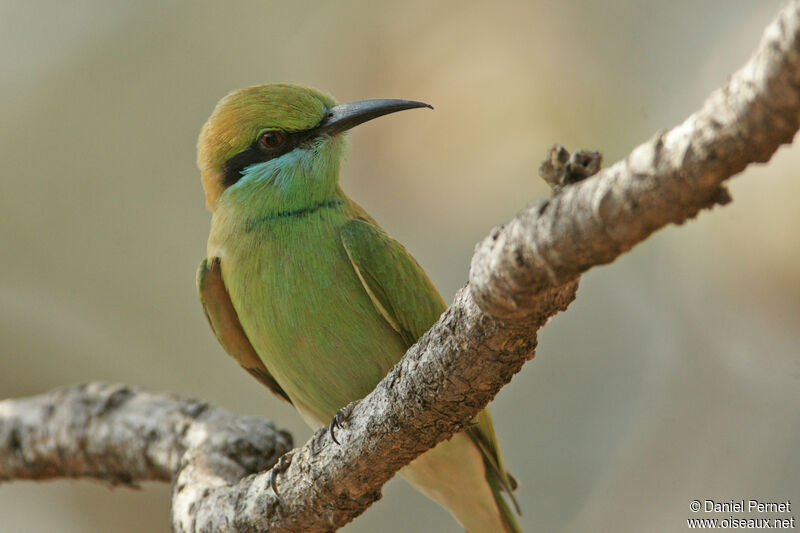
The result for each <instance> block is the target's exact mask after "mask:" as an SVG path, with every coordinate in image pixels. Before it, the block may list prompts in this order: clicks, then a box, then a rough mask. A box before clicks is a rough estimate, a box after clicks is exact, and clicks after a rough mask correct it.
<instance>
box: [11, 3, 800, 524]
mask: <svg viewBox="0 0 800 533" xmlns="http://www.w3.org/2000/svg"><path fill="white" fill-rule="evenodd" d="M799 120H800V1H797V0H795V1H792V2H790V3H789V4H788V5H787V6H786V8H784V9H783V11H782V12H781V13H780V14H779V16H778V18H777V19H776V20H775V21H774V22H773V23H772V24H771V25H770V26H769V27H768V28H767V30H766V32H765V35H764V38H763V39H762V42H761V44H760V46H759V48H758V50H757V51H756V53H755V54H754V55H753V57H752V58H751V59H750V60H749V61H748V63H747V64H746V65H745V66H744V67H743V68H742V69H741V70H739V71H738V72H737V73H736V74H735V75H734V76H733V77H732V78H731V79H730V81H729V82H728V84H727V85H726V86H725V87H724V88H722V89H720V90H718V91H716V92H714V93H713V94H712V95H711V96H710V97H709V98H708V100H707V101H706V102H705V104H704V106H703V108H702V109H701V110H700V111H698V112H697V113H695V114H693V115H692V116H690V117H689V118H688V119H687V120H686V121H684V122H683V123H682V124H680V125H679V126H677V127H675V128H673V129H671V130H669V131H665V132H662V133H660V134H659V135H657V136H656V137H654V138H653V139H651V140H650V141H648V142H646V143H644V144H642V145H641V146H639V147H637V148H636V149H635V150H634V151H633V152H632V153H631V154H630V155H629V156H628V157H627V158H626V159H625V160H624V161H620V162H618V163H616V164H614V165H613V166H612V167H610V168H608V169H606V170H604V171H601V172H600V173H598V174H597V175H595V176H593V177H591V178H589V179H587V180H585V181H581V182H579V183H577V184H575V185H569V186H565V187H563V188H562V189H561V190H560V191H559V192H558V193H557V194H555V195H554V196H553V197H552V198H550V199H547V200H541V201H536V202H533V203H532V204H530V205H529V206H528V207H526V208H525V209H524V210H523V211H522V212H521V213H520V214H519V215H517V216H516V217H515V218H514V219H513V220H512V221H510V222H509V223H508V224H507V225H506V226H504V227H499V228H496V229H494V230H493V231H492V232H491V234H490V235H489V236H488V237H487V238H486V239H484V240H483V242H481V243H480V244H479V245H478V246H477V248H476V252H475V255H474V257H473V259H472V263H471V270H470V283H469V285H468V286H467V287H465V288H464V289H461V290H460V291H459V292H458V293H457V295H456V297H455V300H454V302H453V304H452V305H451V307H450V308H449V309H448V310H447V311H446V312H445V313H444V314H443V315H442V317H441V318H440V320H439V321H438V322H437V323H436V324H435V325H434V326H433V328H431V330H430V331H429V332H427V333H426V334H425V335H424V336H423V337H422V338H421V339H420V340H419V342H418V343H417V344H415V345H414V346H413V347H412V348H410V349H409V350H408V352H407V353H406V355H405V356H404V357H403V359H402V360H401V361H400V362H399V363H398V364H397V365H396V366H395V367H394V368H393V369H392V370H391V371H390V372H389V374H388V375H387V376H386V378H385V379H383V380H382V381H381V382H380V383H379V384H378V386H377V387H376V389H375V390H374V391H373V392H372V393H370V394H369V395H368V396H367V397H365V398H364V399H363V400H360V401H358V402H354V403H353V404H351V405H350V406H348V408H347V409H346V413H347V419H346V421H345V423H344V427H343V429H342V430H340V431H339V432H338V433H337V437H338V439H339V441H340V442H341V443H342V444H341V446H340V445H337V444H335V443H334V442H333V441H332V440H331V438H330V436H329V435H328V433H327V432H326V431H322V430H320V431H318V432H317V433H316V434H315V435H314V436H313V437H312V438H311V439H310V440H309V441H308V442H307V443H306V444H305V445H304V446H303V447H301V448H299V449H297V450H294V451H293V452H290V453H291V455H290V456H289V457H290V459H291V461H290V462H289V461H286V462H287V463H288V465H284V466H285V468H283V469H281V471H280V472H279V473H277V475H276V479H277V485H278V489H279V494H280V496H278V495H277V494H276V493H275V492H274V491H273V490H272V489H271V488H270V474H269V472H262V473H259V474H256V475H249V476H248V475H247V474H248V473H249V472H253V471H257V470H259V469H261V468H266V467H267V466H268V465H270V464H272V462H274V458H275V455H276V453H280V451H281V450H284V449H286V447H287V446H288V445H289V440H288V436H286V435H285V434H283V433H280V432H275V430H274V429H272V427H271V426H269V425H268V424H266V423H262V422H257V421H255V420H253V419H243V418H239V417H235V416H233V415H230V414H228V413H224V412H222V411H218V410H212V409H211V408H209V407H207V406H205V404H197V403H193V402H190V401H187V400H181V399H178V398H175V397H170V396H156V395H152V394H146V393H141V392H133V391H131V390H130V389H127V388H119V387H117V388H114V387H111V388H107V389H104V388H103V387H108V386H98V385H90V386H87V387H83V388H77V389H64V390H61V391H56V392H54V393H51V394H50V395H45V396H42V397H37V398H32V399H27V400H12V401H7V402H4V403H3V404H0V446H2V449H0V479H11V478H21V477H25V478H35V479H43V478H45V477H54V476H90V477H95V478H100V479H109V480H112V481H115V482H122V483H133V482H136V481H139V480H143V479H167V478H168V477H169V475H170V473H174V479H175V483H174V492H173V527H174V529H175V530H176V531H245V530H246V531H306V532H318V531H333V530H335V529H337V528H338V527H340V526H342V525H344V524H346V523H347V522H349V521H350V520H352V519H353V518H354V517H355V516H358V515H359V514H360V513H361V512H363V511H364V510H365V509H366V508H367V507H368V506H369V505H370V504H371V503H373V502H374V501H375V500H377V499H378V498H379V497H380V489H381V487H382V486H383V484H384V483H385V482H386V481H387V480H388V479H389V478H390V477H392V476H393V475H394V473H395V472H397V470H399V469H400V468H401V467H402V466H404V465H406V464H408V463H409V462H410V461H411V460H412V459H414V458H415V457H417V456H418V455H419V454H421V453H423V452H425V451H426V450H428V449H430V448H431V447H433V446H434V445H435V444H437V443H438V442H440V441H441V440H443V439H446V438H449V437H450V436H451V435H452V434H453V433H455V432H457V431H459V430H461V429H464V428H465V427H466V424H467V422H465V421H469V420H471V419H472V417H474V416H475V415H476V414H477V413H478V412H479V411H480V410H481V409H483V408H484V407H485V406H486V404H487V403H488V402H489V401H490V400H491V399H492V398H493V397H494V396H495V394H497V392H498V391H499V390H500V388H501V387H502V386H503V385H505V384H506V383H507V382H508V381H509V380H510V379H511V377H512V376H513V375H514V374H515V373H516V372H518V371H519V370H520V368H521V367H522V365H523V364H524V363H525V361H527V360H529V359H531V358H532V357H533V356H534V350H535V347H536V332H537V331H538V329H539V328H540V327H541V326H542V325H543V324H544V323H545V322H546V321H547V320H548V319H549V318H550V317H551V316H552V315H554V314H555V313H557V312H558V311H561V310H563V309H565V308H566V307H567V305H569V303H570V302H571V301H572V300H573V299H574V297H575V292H576V290H577V286H578V277H579V275H580V274H581V273H582V272H584V271H586V270H587V269H589V268H590V267H592V266H594V265H600V264H605V263H609V262H611V261H613V260H614V259H615V258H616V257H618V256H619V255H620V254H622V253H624V252H625V251H627V250H629V249H631V248H632V247H633V246H634V245H635V244H637V243H639V242H641V241H642V240H644V239H645V238H647V236H648V235H650V234H651V233H652V232H653V231H655V230H657V229H659V228H661V227H663V226H665V225H667V224H669V223H678V224H680V223H682V222H684V221H685V220H687V219H689V218H692V217H694V216H695V215H696V214H697V213H698V212H699V211H700V210H701V209H703V208H708V207H711V206H713V205H715V204H724V203H727V202H728V201H730V198H729V196H728V193H727V191H726V190H725V188H724V186H723V182H724V181H725V180H727V179H728V178H730V177H731V176H733V175H735V174H736V173H738V172H740V171H741V170H743V169H744V168H745V167H746V166H747V165H748V164H750V163H753V162H763V161H767V160H768V159H769V158H770V157H771V155H772V154H773V153H774V152H775V151H776V150H777V148H778V147H779V146H780V145H781V144H784V143H787V142H790V141H791V139H792V137H793V136H794V134H795V132H796V131H797V129H798V124H799V122H798V121H799ZM120 391H122V392H120ZM109 392H111V394H109ZM87 395H88V398H89V399H87ZM91 398H94V399H93V400H92V399H91ZM103 398H105V400H104V399H103ZM120 400H122V401H121V403H120ZM82 402H83V403H86V404H88V405H89V406H90V407H87V408H81V406H82ZM104 402H107V403H109V404H110V407H108V406H106V404H105V403H104ZM200 405H202V406H203V408H202V409H201V408H200V407H198V406H200ZM91 406H94V407H91ZM134 408H135V409H136V412H130V413H128V415H124V413H126V412H128V411H127V410H128V409H134ZM60 410H63V415H64V416H63V420H61V419H60V418H59V417H57V416H55V415H54V414H53V413H61V412H62V411H60ZM212 421H213V423H212ZM259 424H261V426H259ZM240 425H241V426H242V427H241V428H240ZM259 427H260V431H261V433H258V430H257V428H259ZM240 429H242V430H243V431H239V430H240ZM251 431H252V432H254V433H253V434H254V435H256V436H255V437H251V436H249V435H250V432H251ZM233 435H236V437H235V438H234V437H233ZM258 435H260V436H258ZM253 438H254V439H255V442H257V443H258V444H255V443H254V442H253V441H252V440H250V439H253ZM231 439H232V440H231ZM212 443H216V444H220V445H221V446H216V444H213V445H212ZM237 443H239V444H237ZM241 443H247V445H246V446H244V447H245V448H247V449H250V448H249V447H250V446H252V450H265V451H264V456H265V457H266V458H265V459H264V458H262V459H264V460H263V461H261V462H256V461H255V456H258V455H259V454H258V453H256V454H254V455H250V456H248V457H250V459H247V460H242V457H243V455H242V454H241V453H242V450H241V449H238V448H241V447H242V445H241ZM259 446H260V448H259ZM237 447H238V448H237ZM211 450H214V451H211ZM252 450H251V451H252ZM266 450H269V452H267V451H266ZM245 463H246V466H243V465H244V464H245Z"/></svg>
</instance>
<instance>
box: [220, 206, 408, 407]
mask: <svg viewBox="0 0 800 533" xmlns="http://www.w3.org/2000/svg"><path fill="white" fill-rule="evenodd" d="M347 220H348V219H347V217H346V215H345V214H344V213H343V212H342V211H341V210H340V209H338V208H325V209H319V210H316V211H313V212H310V213H302V214H299V215H298V216H291V217H283V218H275V219H269V220H264V221H260V222H258V223H256V224H249V225H246V226H244V227H242V228H241V230H240V231H239V232H238V233H234V234H231V235H229V236H227V238H226V239H225V240H224V241H223V242H220V243H219V244H218V246H219V250H218V252H217V253H219V255H220V257H221V258H222V272H223V278H224V280H225V285H226V287H227V289H228V292H229V293H230V297H231V300H232V302H233V305H234V307H235V308H236V311H237V314H238V315H239V319H240V321H241V323H242V326H243V327H244V330H245V332H246V333H247V336H248V338H249V339H250V342H251V343H252V344H253V347H254V348H255V349H256V351H257V352H258V354H259V356H260V357H261V359H262V360H263V362H264V364H265V366H266V367H267V369H268V370H269V372H270V373H271V374H272V375H273V376H274V377H275V379H276V380H277V381H278V383H279V384H280V386H281V387H282V388H283V389H284V390H285V391H286V392H287V394H288V395H289V397H290V398H291V399H292V401H293V403H295V405H296V406H297V407H298V408H301V410H302V407H305V408H306V409H308V410H310V411H311V413H312V414H313V417H314V418H316V419H317V423H326V422H327V421H328V420H329V419H330V418H331V417H333V415H334V414H335V413H336V411H337V410H339V409H340V408H342V407H344V406H345V405H346V404H348V403H349V402H351V401H353V400H356V399H359V398H362V397H363V396H365V395H366V394H368V393H369V392H370V391H371V390H372V389H373V388H374V387H375V385H376V384H377V383H378V381H380V379H381V378H383V376H384V375H386V373H387V372H388V370H389V368H391V366H392V365H393V364H394V363H395V362H397V361H398V360H399V359H400V357H401V356H402V355H403V353H404V352H405V345H404V343H403V341H402V339H401V338H400V336H399V335H398V334H397V333H396V332H395V331H394V330H393V329H392V328H391V327H390V325H389V324H388V323H387V322H386V320H384V319H383V318H382V317H381V315H380V314H379V313H378V311H377V310H376V309H375V307H374V306H373V304H372V302H371V301H370V299H369V296H368V294H367V292H366V291H365V290H364V288H363V286H362V284H361V281H360V280H359V278H358V276H357V275H356V272H355V270H354V269H353V266H352V264H351V263H350V260H349V259H348V257H347V254H346V252H345V250H344V247H343V245H342V242H341V240H340V237H339V230H340V228H341V226H342V225H343V224H344V223H346V222H347Z"/></svg>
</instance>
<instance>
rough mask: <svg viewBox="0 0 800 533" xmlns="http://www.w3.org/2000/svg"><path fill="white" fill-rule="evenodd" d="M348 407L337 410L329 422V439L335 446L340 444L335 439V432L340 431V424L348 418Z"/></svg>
mask: <svg viewBox="0 0 800 533" xmlns="http://www.w3.org/2000/svg"><path fill="white" fill-rule="evenodd" d="M350 411H351V409H350V406H349V405H348V406H347V407H345V408H344V409H339V412H338V413H336V415H335V416H334V417H333V420H331V423H330V425H329V426H328V431H329V432H330V435H331V439H332V440H333V442H335V443H336V444H339V445H341V443H340V442H339V441H338V440H337V439H336V430H337V429H342V424H343V423H344V422H346V421H347V419H348V417H349V416H350Z"/></svg>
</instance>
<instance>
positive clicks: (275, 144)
mask: <svg viewBox="0 0 800 533" xmlns="http://www.w3.org/2000/svg"><path fill="white" fill-rule="evenodd" d="M285 140H286V137H285V136H284V135H283V132H282V131H278V130H270V131H265V132H264V133H262V134H261V138H260V139H259V142H261V146H263V147H264V148H266V149H267V150H275V149H276V148H280V147H281V146H283V143H284V141H285Z"/></svg>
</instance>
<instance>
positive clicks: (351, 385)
mask: <svg viewBox="0 0 800 533" xmlns="http://www.w3.org/2000/svg"><path fill="white" fill-rule="evenodd" d="M417 107H430V106H427V105H426V104H422V103H420V102H411V101H407V100H384V99H381V100H363V101H359V102H354V103H350V104H344V105H336V102H335V101H334V99H333V98H332V97H330V96H328V95H327V94H324V93H321V92H319V91H316V90H313V89H308V88H304V87H299V86H295V85H287V84H274V85H264V86H258V87H249V88H246V89H241V90H238V91H234V92H233V93H231V94H229V95H227V96H226V97H225V98H223V99H222V100H221V101H220V102H219V103H218V104H217V106H216V108H215V109H214V112H213V113H212V115H211V117H210V118H209V119H208V122H206V124H205V126H203V129H202V132H201V133H200V139H199V141H198V156H197V163H198V166H199V167H200V171H201V175H202V181H203V187H204V188H205V193H206V202H207V205H208V207H209V209H210V210H211V211H212V212H213V217H212V221H211V234H210V236H209V238H208V251H207V258H206V259H205V260H204V261H203V262H202V264H201V265H200V269H199V271H198V276H197V282H198V288H199V291H200V299H201V301H202V303H203V306H204V308H205V311H206V315H207V316H208V319H209V322H210V324H211V327H212V329H213V330H214V332H215V334H216V336H217V338H218V339H219V341H220V343H221V344H222V346H223V347H224V348H225V350H226V351H227V352H228V353H229V354H230V355H231V356H233V357H234V358H235V359H236V360H237V361H238V362H239V363H240V364H241V365H242V366H243V367H244V368H245V369H246V370H247V371H248V372H250V373H251V374H252V375H253V376H255V377H256V378H257V379H258V380H259V381H261V382H262V383H263V384H264V385H266V386H267V387H269V388H270V390H272V392H274V393H275V394H277V395H278V396H279V397H281V398H283V399H284V400H287V401H289V402H291V403H292V405H294V407H295V408H297V410H298V411H299V412H300V415H301V416H302V417H303V419H304V420H305V421H306V422H307V423H308V424H309V425H310V426H312V427H313V428H318V427H321V426H323V425H328V423H329V422H330V421H331V419H332V418H333V417H334V416H335V415H336V413H337V412H338V411H339V410H340V409H341V408H343V407H344V406H346V405H347V404H348V403H350V402H351V401H353V400H357V399H359V398H362V397H364V396H366V395H367V394H368V393H369V392H370V391H371V390H372V389H373V388H374V387H375V385H376V384H377V383H378V381H380V380H381V378H383V377H384V376H385V375H386V373H387V372H388V371H389V369H390V368H391V367H392V365H394V364H395V363H396V362H397V361H398V360H399V359H400V358H401V357H402V356H403V354H404V353H405V351H406V350H407V349H408V348H409V347H410V346H411V345H412V344H413V343H414V342H416V340H417V339H418V338H419V337H420V336H421V335H422V334H423V333H424V332H425V331H427V330H428V328H429V327H430V326H432V325H433V323H434V322H435V321H436V320H437V319H438V318H439V315H440V314H441V313H442V312H443V311H444V310H445V308H446V306H445V303H444V301H443V300H442V298H441V296H440V295H439V293H438V292H437V290H436V288H435V287H434V285H433V284H432V283H431V281H430V279H428V276H427V275H426V274H425V272H424V271H423V270H422V268H421V267H420V266H419V265H418V264H417V262H416V261H415V260H414V258H413V257H411V255H410V254H409V253H408V252H407V251H406V249H405V248H403V246H402V245H401V244H400V243H398V242H397V241H395V240H394V239H392V238H391V237H389V236H388V235H387V234H386V233H385V232H384V231H383V230H382V229H381V227H380V226H378V224H377V223H376V222H375V221H374V220H373V219H372V217H370V216H369V215H368V214H367V213H366V212H365V211H364V209H362V208H361V207H360V206H359V205H358V204H356V203H355V202H354V201H353V200H351V199H350V198H349V197H348V196H347V195H346V194H345V193H344V191H342V189H341V187H340V186H339V167H340V164H341V161H342V157H343V155H344V152H345V136H344V135H343V134H344V132H346V131H347V130H348V129H350V128H352V127H354V126H356V125H358V124H361V123H363V122H366V121H368V120H371V119H373V118H376V117H379V116H382V115H386V114H389V113H394V112H396V111H401V110H404V109H411V108H417ZM400 474H401V475H402V476H403V477H404V478H405V479H406V480H408V481H409V482H410V483H411V484H412V485H414V486H415V487H416V488H417V489H419V490H421V491H422V492H423V493H425V494H426V495H427V496H429V497H430V498H432V499H434V500H435V501H437V502H438V503H439V504H441V505H443V506H444V507H446V508H447V509H448V510H449V511H450V512H451V513H452V514H453V515H454V516H455V518H456V519H457V520H458V521H459V522H460V523H461V525H462V526H464V528H466V529H467V531H469V533H495V532H503V531H504V532H516V531H520V529H519V526H518V525H517V523H516V521H515V519H514V517H513V515H512V513H511V512H510V510H509V507H508V506H507V504H506V502H505V501H504V500H503V498H502V496H501V494H500V491H501V490H502V491H504V492H507V493H509V494H511V491H512V490H513V488H514V485H515V482H514V480H513V478H512V477H511V476H510V475H509V474H508V473H507V472H506V470H505V467H504V465H503V460H502V457H501V455H500V449H499V447H498V444H497V437H496V436H495V432H494V428H493V426H492V421H491V418H490V417H489V411H488V410H485V411H483V412H482V413H480V414H479V415H478V416H477V417H476V418H475V420H474V424H473V425H472V426H471V427H470V428H469V429H467V430H466V431H464V432H462V433H458V434H456V435H454V436H453V437H452V438H451V439H450V440H447V441H444V442H442V443H440V444H439V445H438V446H436V447H435V448H433V449H432V450H430V451H428V452H427V453H425V454H423V455H421V456H420V457H418V458H417V459H416V460H414V461H413V462H412V463H411V464H409V465H408V466H406V467H405V468H403V469H402V470H401V471H400Z"/></svg>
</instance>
